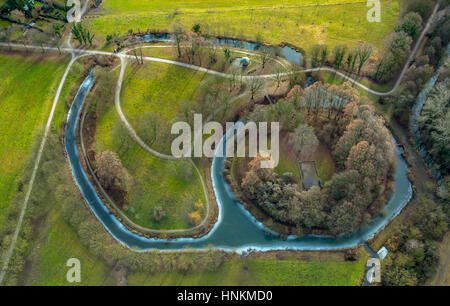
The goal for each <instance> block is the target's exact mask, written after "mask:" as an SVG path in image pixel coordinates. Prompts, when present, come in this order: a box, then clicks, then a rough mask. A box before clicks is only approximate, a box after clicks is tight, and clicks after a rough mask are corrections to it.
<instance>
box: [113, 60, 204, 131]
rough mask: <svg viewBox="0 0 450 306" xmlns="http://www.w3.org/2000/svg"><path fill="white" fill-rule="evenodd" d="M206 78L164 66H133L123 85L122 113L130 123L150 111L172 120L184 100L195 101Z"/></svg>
mask: <svg viewBox="0 0 450 306" xmlns="http://www.w3.org/2000/svg"><path fill="white" fill-rule="evenodd" d="M203 76H204V74H203V73H202V72H198V71H195V70H192V69H188V68H182V67H178V66H174V65H167V64H163V63H154V62H151V63H145V64H144V65H142V66H138V67H133V66H131V65H130V66H128V68H127V73H126V75H125V78H124V83H123V85H122V87H123V89H122V95H121V105H122V110H123V112H124V114H125V115H126V116H127V118H128V121H129V122H130V123H133V122H135V121H136V119H137V117H138V116H139V115H142V114H145V113H148V112H152V113H157V114H159V115H161V116H162V117H163V118H164V119H167V120H169V121H170V120H172V119H174V118H175V116H176V115H177V114H178V112H179V105H180V103H181V102H182V101H183V100H188V101H192V100H193V98H194V95H195V90H196V89H197V87H198V85H199V83H200V81H201V79H202V78H203Z"/></svg>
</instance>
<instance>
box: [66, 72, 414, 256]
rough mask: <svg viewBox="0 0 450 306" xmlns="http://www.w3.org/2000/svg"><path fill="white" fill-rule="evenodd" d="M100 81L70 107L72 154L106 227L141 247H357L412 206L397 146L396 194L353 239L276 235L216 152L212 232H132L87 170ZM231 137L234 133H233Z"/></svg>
mask: <svg viewBox="0 0 450 306" xmlns="http://www.w3.org/2000/svg"><path fill="white" fill-rule="evenodd" d="M93 81H94V76H93V75H92V74H90V75H89V76H88V77H86V79H85V80H84V81H83V83H82V84H81V86H80V88H79V90H78V92H77V94H76V96H75V98H74V101H73V103H72V106H71V107H70V110H69V113H68V116H67V122H66V127H65V136H64V146H65V150H66V152H67V158H68V161H69V164H70V167H71V170H72V175H73V177H74V179H75V182H76V184H77V185H78V188H79V189H80V191H81V193H82V195H83V197H84V199H85V200H86V202H87V204H88V206H89V207H90V209H91V210H92V212H93V213H94V214H95V216H96V217H97V219H98V220H99V221H100V222H101V223H102V224H103V226H104V227H105V228H106V230H107V231H108V232H109V233H110V234H111V235H112V236H113V237H114V238H115V239H116V240H117V241H118V242H120V243H122V244H123V245H125V246H127V247H128V248H130V249H133V250H135V251H147V250H151V249H158V250H163V251H176V250H186V248H191V249H204V248H206V247H211V246H213V247H215V248H218V249H221V250H226V251H233V250H234V251H237V252H243V251H246V250H248V249H253V250H262V251H267V250H284V249H292V250H333V249H344V248H350V247H354V246H356V245H358V244H361V243H363V242H365V241H367V240H368V239H369V238H371V237H373V236H374V235H375V234H376V233H377V232H378V231H380V230H381V229H382V228H384V227H385V226H386V225H387V224H388V222H389V221H390V220H391V219H392V218H394V217H395V216H397V215H398V214H399V213H400V211H401V210H402V209H403V208H404V207H405V206H406V204H407V203H408V202H409V200H410V199H411V196H412V188H411V184H410V182H409V180H408V177H407V165H406V163H405V161H404V160H403V158H402V157H401V154H400V151H399V149H396V152H395V154H396V157H397V161H398V162H397V170H396V172H395V184H396V188H395V192H394V193H393V195H392V197H391V199H390V200H389V202H388V203H387V204H386V206H385V213H384V215H383V216H379V217H378V218H376V219H375V220H374V221H373V222H372V223H370V224H368V225H365V226H363V227H361V228H360V230H359V231H357V232H355V233H354V234H352V235H351V236H347V237H338V238H334V237H322V236H313V235H306V236H302V237H300V238H298V237H295V236H291V237H288V239H287V240H282V239H280V238H279V237H278V235H277V234H276V233H273V232H271V231H270V230H269V229H267V228H265V227H264V226H263V225H262V224H261V223H260V222H258V221H256V220H255V218H253V217H252V216H251V215H250V213H249V212H248V211H247V210H245V209H244V207H243V206H242V205H241V204H240V203H239V202H238V201H236V200H235V199H234V197H233V194H232V193H231V191H230V189H229V187H228V185H227V184H226V182H225V181H224V178H223V176H222V170H223V169H224V158H221V157H218V156H215V157H214V159H213V163H212V171H211V177H212V182H213V188H214V192H215V195H216V198H217V203H218V205H219V218H218V221H217V222H216V224H215V225H214V227H213V228H212V230H211V231H210V232H209V233H208V234H207V235H205V236H203V237H201V238H197V239H194V238H177V239H172V240H170V241H169V240H166V239H150V238H146V237H142V236H139V235H137V234H134V233H132V232H131V231H130V230H128V229H127V228H126V227H125V226H124V225H123V224H122V223H120V222H119V220H117V218H116V217H115V216H114V215H113V214H111V213H110V212H109V210H108V208H107V207H106V206H105V204H104V203H103V202H102V200H101V199H100V197H99V196H98V194H97V193H96V191H95V189H94V187H93V185H92V184H91V182H90V181H89V179H88V176H87V174H86V172H85V171H84V169H83V167H82V165H81V162H80V156H79V154H78V149H77V145H76V133H77V123H78V118H79V115H80V112H81V108H82V105H83V102H84V100H85V97H86V94H87V93H88V92H89V90H90V88H91V87H92V84H93ZM227 135H229V133H228V134H227ZM227 135H225V136H224V138H223V139H222V142H221V143H220V144H219V145H218V148H217V151H216V152H220V151H219V150H223V148H224V141H225V139H226V138H227Z"/></svg>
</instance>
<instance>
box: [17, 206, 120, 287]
mask: <svg viewBox="0 0 450 306" xmlns="http://www.w3.org/2000/svg"><path fill="white" fill-rule="evenodd" d="M45 221H46V222H45V224H46V225H45V227H44V228H43V229H42V233H41V235H42V236H41V240H38V241H37V243H35V245H34V249H33V255H32V259H33V261H32V264H31V265H30V269H29V270H28V271H26V274H25V275H26V278H25V280H24V281H25V282H26V285H34V286H37V285H39V286H67V285H70V284H73V285H77V286H89V285H90V286H94V285H96V286H99V285H108V284H109V285H114V284H110V283H108V281H107V277H108V272H109V269H108V266H107V265H105V264H104V263H103V262H102V261H100V260H98V259H97V258H96V257H95V256H93V255H92V254H91V253H90V252H89V250H88V249H87V248H86V247H84V246H83V245H82V244H81V242H80V239H79V237H78V235H77V233H76V232H75V231H74V230H73V229H72V228H71V227H70V226H69V225H68V224H67V223H66V222H64V220H63V219H62V217H61V215H60V214H59V213H58V211H57V210H52V211H51V212H50V214H49V215H48V216H47V217H46V219H45ZM44 237H45V238H44ZM69 258H77V259H79V260H80V264H81V282H80V283H68V282H67V278H66V273H67V271H68V269H69V268H68V267H67V266H66V262H67V260H68V259H69Z"/></svg>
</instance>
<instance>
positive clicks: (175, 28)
mask: <svg viewBox="0 0 450 306" xmlns="http://www.w3.org/2000/svg"><path fill="white" fill-rule="evenodd" d="M172 32H173V35H174V37H175V42H176V44H177V51H178V57H181V42H182V41H183V40H184V39H185V37H186V30H185V29H184V27H183V26H182V25H181V24H179V23H178V22H176V23H174V24H173V25H172Z"/></svg>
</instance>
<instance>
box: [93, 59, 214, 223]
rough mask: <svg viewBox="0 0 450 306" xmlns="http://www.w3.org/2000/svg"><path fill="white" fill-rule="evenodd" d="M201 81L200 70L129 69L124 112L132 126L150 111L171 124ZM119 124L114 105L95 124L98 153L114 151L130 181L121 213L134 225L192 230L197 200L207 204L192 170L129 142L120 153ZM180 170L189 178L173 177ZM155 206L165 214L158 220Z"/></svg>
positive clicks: (147, 66) (158, 66)
mask: <svg viewBox="0 0 450 306" xmlns="http://www.w3.org/2000/svg"><path fill="white" fill-rule="evenodd" d="M200 78H201V74H200V73H198V72H194V71H192V70H189V69H184V68H179V67H173V66H169V65H164V64H154V63H152V64H145V65H144V66H143V67H138V68H137V70H135V69H134V68H133V66H132V65H129V66H128V70H127V76H126V78H125V80H124V84H123V88H122V90H123V92H122V103H121V105H122V109H123V112H124V114H125V115H126V117H127V119H128V121H129V122H130V124H131V125H132V126H136V120H137V117H138V116H139V115H142V114H144V113H149V112H154V113H157V114H159V115H160V116H162V117H163V118H164V119H166V120H168V121H170V120H171V119H173V117H174V116H175V115H176V114H177V113H178V104H179V103H180V102H181V101H182V100H183V99H189V97H190V96H191V95H192V94H193V92H194V91H195V88H196V86H197V85H198V82H199V81H200ZM117 124H121V122H120V120H119V117H118V115H117V113H116V110H115V108H114V105H110V106H109V107H108V108H107V109H106V110H105V112H104V113H103V114H102V115H101V117H100V119H99V122H98V126H97V136H96V140H97V144H96V150H97V151H98V152H101V151H104V150H111V151H113V152H117V153H118V155H119V158H120V160H121V161H122V163H123V165H124V166H125V168H126V169H127V170H128V172H129V173H130V174H131V176H132V177H133V187H132V191H131V194H130V195H129V205H128V206H127V207H126V208H125V209H124V212H125V213H126V214H127V216H128V217H129V218H130V219H131V220H133V221H134V222H135V223H137V224H139V225H141V226H144V227H148V228H152V229H166V230H172V229H183V228H189V227H191V226H192V225H191V224H190V221H189V214H190V213H192V212H194V211H195V208H194V204H195V202H197V201H201V202H203V203H204V204H205V199H204V195H203V189H202V185H201V182H200V179H199V178H198V176H197V174H196V173H195V172H194V171H195V169H194V168H193V167H192V165H191V164H189V162H187V161H166V160H162V159H159V158H156V157H154V156H152V155H151V154H149V153H148V152H146V151H144V150H143V149H142V148H141V147H140V146H139V145H138V144H136V143H134V142H133V141H131V140H130V139H128V141H129V142H130V143H132V144H131V146H130V148H129V149H128V150H127V151H121V150H119V146H120V142H119V141H117V139H114V135H113V128H114V126H115V125H117ZM126 137H129V136H126ZM177 167H178V168H177ZM179 167H181V168H184V171H183V172H185V173H186V172H187V176H188V177H189V179H185V178H182V177H178V176H176V175H173V174H171V172H173V169H174V168H177V169H179ZM200 171H201V172H202V169H201V167H200ZM156 206H160V207H162V208H163V209H164V211H165V215H166V216H165V217H164V218H163V219H162V220H161V221H155V220H153V218H152V211H153V210H154V209H155V207H156ZM205 213H206V205H204V206H203V210H202V211H201V215H202V216H205Z"/></svg>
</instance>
